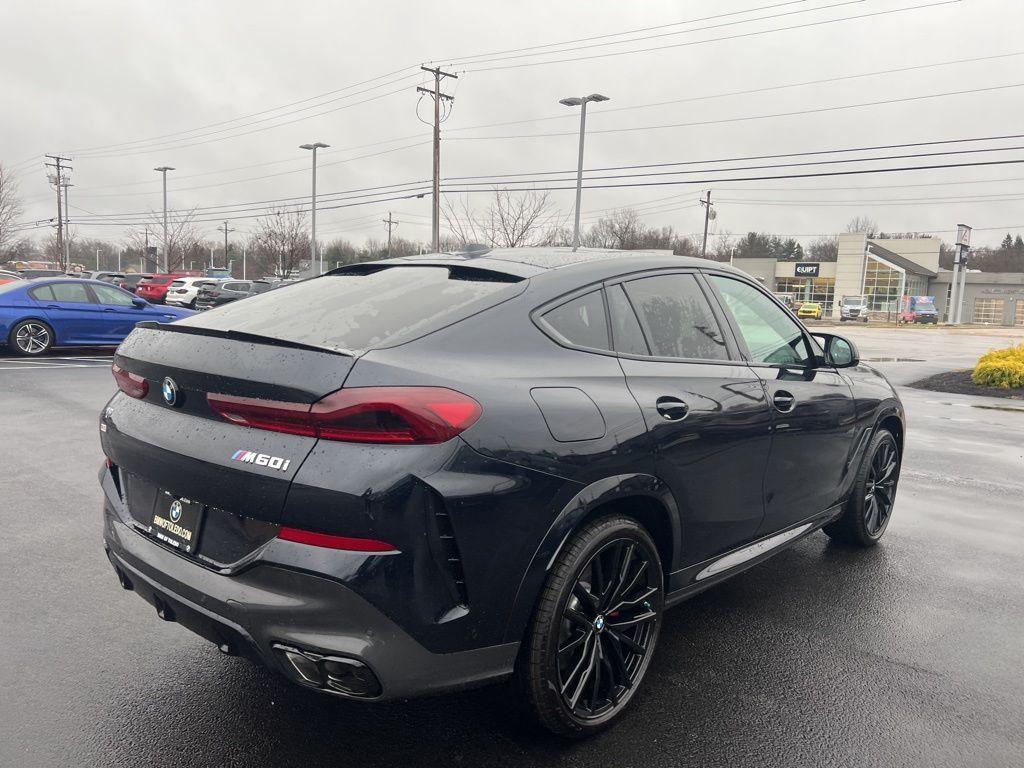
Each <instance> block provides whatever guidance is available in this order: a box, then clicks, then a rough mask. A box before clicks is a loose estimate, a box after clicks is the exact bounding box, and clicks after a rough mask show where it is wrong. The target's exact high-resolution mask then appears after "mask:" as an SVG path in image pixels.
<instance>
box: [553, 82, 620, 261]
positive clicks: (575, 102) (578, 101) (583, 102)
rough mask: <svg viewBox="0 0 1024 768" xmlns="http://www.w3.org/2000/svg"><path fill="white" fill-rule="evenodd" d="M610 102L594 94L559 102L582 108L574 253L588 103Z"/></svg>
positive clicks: (606, 98) (578, 241) (577, 243)
mask: <svg viewBox="0 0 1024 768" xmlns="http://www.w3.org/2000/svg"><path fill="white" fill-rule="evenodd" d="M608 100H609V99H608V97H607V96H602V95H601V94H600V93H592V94H590V95H589V96H571V97H569V98H566V99H561V100H559V102H558V103H559V104H564V105H565V106H567V107H580V152H579V159H578V161H577V164H576V218H575V222H574V224H573V229H572V249H573V250H574V251H575V250H576V249H577V248H579V247H580V200H581V198H582V197H583V140H584V138H585V137H586V132H587V103H588V102H591V101H608Z"/></svg>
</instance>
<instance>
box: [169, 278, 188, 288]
mask: <svg viewBox="0 0 1024 768" xmlns="http://www.w3.org/2000/svg"><path fill="white" fill-rule="evenodd" d="M184 284H185V281H184V280H175V281H174V282H173V283H171V288H181V286H183V285H184Z"/></svg>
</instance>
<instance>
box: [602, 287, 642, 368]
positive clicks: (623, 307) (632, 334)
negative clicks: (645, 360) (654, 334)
mask: <svg viewBox="0 0 1024 768" xmlns="http://www.w3.org/2000/svg"><path fill="white" fill-rule="evenodd" d="M607 293H608V309H609V310H610V311H611V316H612V344H613V345H614V346H615V351H616V352H622V353H625V354H627V355H649V354H651V350H650V349H648V348H647V342H646V341H645V340H644V332H643V331H641V330H640V321H639V320H637V319H636V312H634V311H633V307H631V306H630V304H629V299H627V298H626V291H625V290H624V289H623V287H622V286H621V285H613V286H611V287H609V288H608V291H607Z"/></svg>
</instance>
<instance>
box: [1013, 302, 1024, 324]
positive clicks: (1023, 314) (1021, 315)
mask: <svg viewBox="0 0 1024 768" xmlns="http://www.w3.org/2000/svg"><path fill="white" fill-rule="evenodd" d="M1013 324H1014V325H1024V299H1017V309H1016V311H1015V312H1014V313H1013Z"/></svg>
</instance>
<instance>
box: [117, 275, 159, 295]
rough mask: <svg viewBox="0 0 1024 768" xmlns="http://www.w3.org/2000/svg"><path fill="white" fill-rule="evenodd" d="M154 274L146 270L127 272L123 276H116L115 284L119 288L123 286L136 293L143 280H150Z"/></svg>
mask: <svg viewBox="0 0 1024 768" xmlns="http://www.w3.org/2000/svg"><path fill="white" fill-rule="evenodd" d="M151 277H152V275H151V274H149V273H145V272H126V273H125V274H124V276H122V277H115V278H114V285H116V286H117V287H118V288H123V289H124V290H126V291H128V292H129V293H135V289H136V288H138V287H139V283H140V282H141V281H143V280H148V279H149V278H151Z"/></svg>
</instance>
